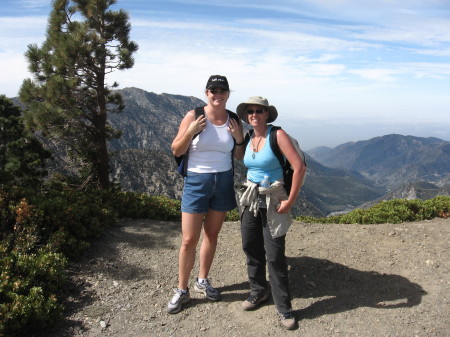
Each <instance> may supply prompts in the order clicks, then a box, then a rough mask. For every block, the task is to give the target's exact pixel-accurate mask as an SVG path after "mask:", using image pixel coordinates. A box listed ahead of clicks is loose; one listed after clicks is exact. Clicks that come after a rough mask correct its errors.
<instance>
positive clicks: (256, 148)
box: [252, 136, 262, 159]
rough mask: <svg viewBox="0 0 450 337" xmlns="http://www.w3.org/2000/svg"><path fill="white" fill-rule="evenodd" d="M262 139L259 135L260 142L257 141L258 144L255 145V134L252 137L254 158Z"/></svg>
mask: <svg viewBox="0 0 450 337" xmlns="http://www.w3.org/2000/svg"><path fill="white" fill-rule="evenodd" d="M261 139H262V136H261V137H259V140H258V143H256V146H255V142H254V141H255V136H253V138H252V151H253V153H252V158H253V159H255V156H256V152H258V147H259V143H260V142H261Z"/></svg>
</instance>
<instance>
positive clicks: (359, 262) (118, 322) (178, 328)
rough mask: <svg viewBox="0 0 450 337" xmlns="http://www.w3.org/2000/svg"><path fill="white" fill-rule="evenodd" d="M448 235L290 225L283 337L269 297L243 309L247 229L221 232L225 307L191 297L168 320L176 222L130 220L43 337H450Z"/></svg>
mask: <svg viewBox="0 0 450 337" xmlns="http://www.w3.org/2000/svg"><path fill="white" fill-rule="evenodd" d="M449 231H450V219H434V220H430V221H422V222H414V223H403V224H383V225H323V224H303V223H299V222H296V223H294V224H293V225H292V227H291V229H290V231H289V233H288V237H287V252H286V255H287V256H288V260H289V268H290V273H289V275H290V281H291V292H292V297H293V300H292V305H293V308H294V310H295V314H296V316H297V318H298V321H299V324H298V328H297V329H296V330H293V331H286V330H284V329H283V328H282V327H281V326H280V324H279V322H278V320H277V317H276V315H275V308H274V305H273V301H272V300H269V301H268V302H266V304H265V305H263V306H262V307H261V308H259V309H258V310H255V311H251V312H244V311H242V310H241V301H243V300H244V299H245V298H246V297H247V295H248V282H247V278H246V267H245V257H244V254H243V252H242V249H241V244H240V232H239V223H237V222H228V223H225V224H224V227H223V230H222V232H221V234H220V239H219V247H218V249H217V253H216V257H215V260H214V264H213V267H212V270H211V273H210V278H211V279H212V283H213V285H214V286H216V287H218V288H220V290H221V292H222V295H223V299H222V300H221V301H220V302H209V301H207V300H205V299H204V298H202V296H201V295H199V294H197V293H195V292H193V291H192V292H191V296H192V301H191V302H190V303H189V304H187V305H186V307H185V308H184V309H183V310H182V311H181V312H180V313H178V314H176V315H169V314H167V313H166V305H167V302H168V301H169V299H170V298H171V296H172V294H173V292H172V288H173V287H175V286H176V284H177V268H178V266H177V263H178V262H177V259H178V247H179V243H180V224H179V223H178V222H164V221H155V220H147V219H144V220H123V221H122V223H121V224H120V226H117V227H115V228H112V229H110V230H109V231H108V232H107V233H105V235H104V236H103V237H102V238H101V240H98V241H97V242H95V243H94V244H93V245H92V247H91V248H90V249H88V251H87V252H86V254H85V256H84V257H83V258H82V260H81V261H78V262H77V263H76V264H73V265H72V266H71V270H70V282H69V283H68V285H67V289H66V295H67V298H66V319H64V320H62V321H61V322H59V324H58V325H57V326H55V327H54V328H53V329H52V331H47V332H46V334H45V335H46V336H50V337H56V336H58V337H64V336H120V337H127V336H225V337H228V336H289V335H292V336H294V335H295V336H314V337H317V336H405V337H406V336H408V337H411V336H450V303H449V299H450V274H449V266H450V263H449V260H450V253H449V237H450V236H449ZM197 261H198V260H197ZM196 273H197V267H196V268H195V269H194V271H193V274H192V280H193V279H194V277H195V276H196ZM191 288H193V284H192V285H191Z"/></svg>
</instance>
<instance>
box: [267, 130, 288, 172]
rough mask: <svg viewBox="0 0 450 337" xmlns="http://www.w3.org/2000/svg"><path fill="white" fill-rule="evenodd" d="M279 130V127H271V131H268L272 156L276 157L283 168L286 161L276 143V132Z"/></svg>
mask: <svg viewBox="0 0 450 337" xmlns="http://www.w3.org/2000/svg"><path fill="white" fill-rule="evenodd" d="M278 130H281V127H279V126H272V129H271V130H270V136H269V141H270V147H271V148H272V151H273V154H274V155H275V157H277V159H278V161H279V162H280V165H281V167H283V168H284V166H285V165H286V159H285V158H284V156H283V153H282V152H281V150H280V147H279V146H278V142H277V131H278Z"/></svg>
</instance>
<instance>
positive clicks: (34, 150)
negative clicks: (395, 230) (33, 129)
mask: <svg viewBox="0 0 450 337" xmlns="http://www.w3.org/2000/svg"><path fill="white" fill-rule="evenodd" d="M49 157H50V153H49V152H48V151H46V150H44V148H43V147H42V145H41V143H40V142H39V141H38V140H37V139H36V138H35V137H34V136H33V135H30V134H29V133H27V131H26V130H25V127H24V125H23V121H22V116H21V110H20V109H19V108H18V107H17V106H15V105H14V104H13V103H12V102H11V101H10V100H9V99H8V98H6V97H5V96H3V95H0V189H3V190H9V189H10V188H12V187H26V188H32V189H34V188H36V187H37V186H38V185H39V184H40V179H41V178H42V177H44V176H45V174H46V171H45V170H44V166H45V160H46V159H47V158H49Z"/></svg>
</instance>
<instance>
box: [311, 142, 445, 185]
mask: <svg viewBox="0 0 450 337" xmlns="http://www.w3.org/2000/svg"><path fill="white" fill-rule="evenodd" d="M308 153H309V154H310V155H311V156H312V157H313V158H314V159H315V160H317V161H319V162H321V163H322V164H323V165H326V166H329V167H335V168H342V169H347V170H354V171H357V172H359V173H361V174H362V175H363V176H364V177H366V178H367V179H370V180H371V181H373V182H374V183H375V184H376V185H378V186H385V187H386V188H387V189H388V190H394V189H397V188H401V187H402V186H403V185H404V184H407V183H414V182H417V181H424V182H428V183H432V184H435V185H436V186H441V187H442V186H445V185H447V184H449V183H450V142H448V141H444V140H442V139H438V138H420V137H413V136H401V135H397V134H392V135H387V136H383V137H376V138H373V139H370V140H366V141H359V142H354V143H353V142H352V143H345V144H342V145H339V146H337V147H335V148H333V149H331V148H327V147H319V148H315V149H313V150H310V151H308Z"/></svg>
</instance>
